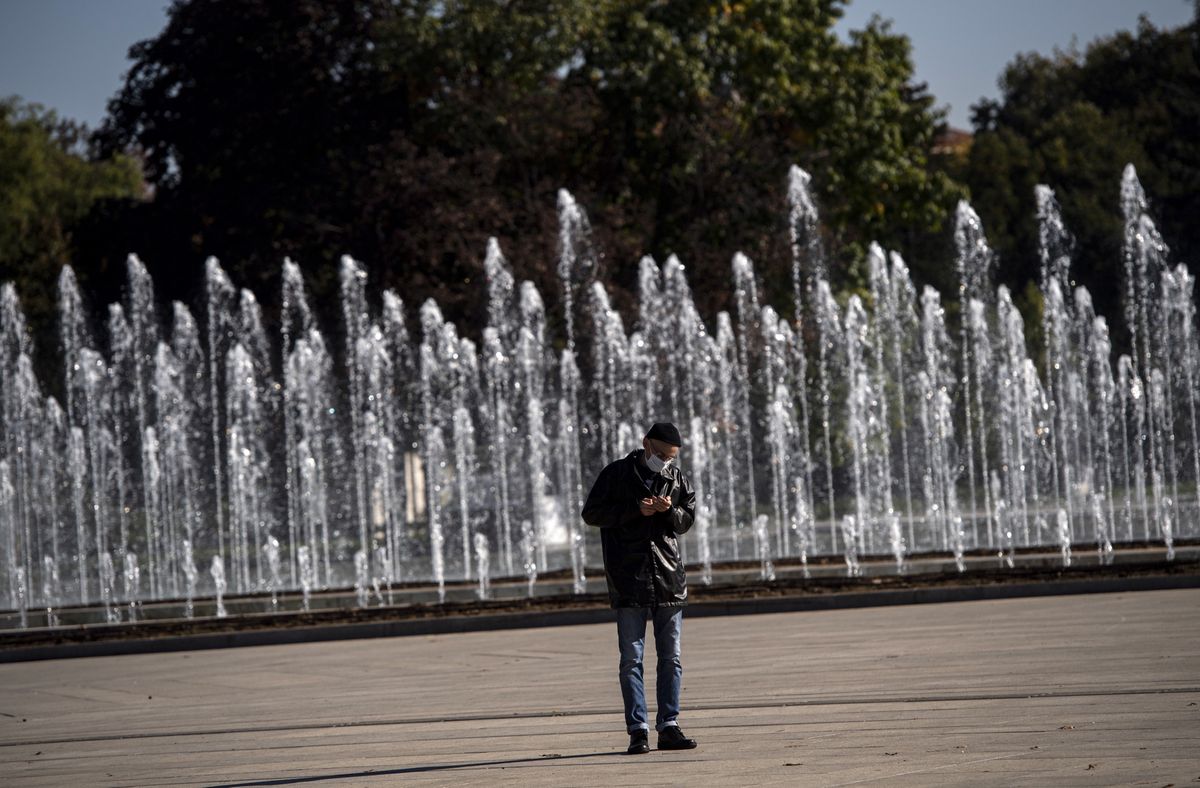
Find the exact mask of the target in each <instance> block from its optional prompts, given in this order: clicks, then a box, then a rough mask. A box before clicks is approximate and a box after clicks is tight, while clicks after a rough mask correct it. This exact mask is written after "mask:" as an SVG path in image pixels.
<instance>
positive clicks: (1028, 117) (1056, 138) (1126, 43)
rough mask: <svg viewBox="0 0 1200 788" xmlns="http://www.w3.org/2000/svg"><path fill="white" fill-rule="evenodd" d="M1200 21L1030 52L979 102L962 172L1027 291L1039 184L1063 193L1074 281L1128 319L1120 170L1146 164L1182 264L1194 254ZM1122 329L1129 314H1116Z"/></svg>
mask: <svg viewBox="0 0 1200 788" xmlns="http://www.w3.org/2000/svg"><path fill="white" fill-rule="evenodd" d="M1197 85H1200V26H1198V24H1197V22H1195V21H1194V22H1192V23H1191V24H1189V25H1186V26H1184V27H1181V28H1178V29H1175V30H1159V29H1156V28H1154V27H1153V26H1152V25H1151V24H1150V23H1149V22H1148V21H1146V20H1145V18H1143V19H1142V20H1141V22H1140V23H1139V26H1138V29H1137V31H1136V32H1122V33H1118V34H1116V35H1114V36H1110V37H1107V38H1101V39H1098V40H1096V41H1095V42H1093V43H1092V44H1090V45H1089V46H1088V47H1087V49H1086V50H1085V51H1084V52H1082V53H1080V52H1074V51H1072V52H1059V53H1056V54H1055V55H1054V56H1052V57H1043V56H1039V55H1022V56H1019V57H1017V58H1016V59H1015V60H1014V61H1013V62H1012V63H1010V64H1009V65H1008V67H1007V68H1006V69H1005V72H1004V75H1003V77H1002V79H1001V91H1002V92H1001V97H1000V99H999V101H995V102H990V101H985V102H981V103H980V104H979V105H977V106H976V107H974V119H973V122H974V125H975V130H976V135H975V140H974V144H973V146H972V148H971V152H970V156H969V160H968V162H967V166H966V168H965V175H964V178H965V180H966V182H967V185H968V186H969V188H970V191H971V198H972V202H973V204H974V206H975V208H976V209H977V210H978V211H979V214H980V216H981V217H982V218H983V221H984V224H985V226H986V228H987V231H988V235H989V237H990V238H991V240H992V242H993V244H994V246H995V247H996V249H997V250H998V252H999V253H1000V257H1001V266H1000V275H1001V277H1002V278H1003V279H1004V280H1005V281H1007V282H1008V283H1010V284H1012V285H1014V290H1015V291H1016V292H1020V291H1021V290H1022V289H1024V285H1025V283H1026V282H1029V281H1031V280H1032V281H1036V278H1037V276H1038V265H1037V252H1036V249H1037V226H1036V217H1035V205H1034V186H1035V185H1036V184H1038V183H1045V184H1047V185H1048V186H1050V187H1051V188H1053V189H1054V190H1055V192H1056V195H1057V197H1058V199H1059V202H1060V203H1061V205H1062V209H1063V215H1064V219H1065V221H1066V223H1067V226H1068V228H1069V229H1070V230H1071V231H1072V233H1073V234H1074V235H1075V236H1076V252H1075V258H1074V262H1073V273H1074V278H1075V279H1076V280H1077V281H1078V282H1079V283H1080V284H1083V285H1086V286H1087V287H1088V288H1089V289H1090V290H1091V291H1092V294H1093V296H1094V298H1095V302H1096V306H1097V309H1098V310H1099V311H1101V312H1102V313H1105V314H1107V315H1110V316H1115V315H1118V314H1120V312H1119V303H1118V299H1119V294H1120V292H1121V288H1119V287H1113V286H1111V283H1113V282H1116V281H1119V279H1120V277H1121V254H1120V247H1121V238H1122V231H1121V215H1120V205H1119V201H1118V194H1119V186H1120V178H1121V170H1122V168H1123V167H1124V165H1125V164H1126V163H1127V162H1132V163H1133V164H1134V166H1135V167H1136V168H1137V171H1138V176H1139V177H1140V179H1141V180H1142V183H1143V185H1144V186H1145V188H1146V191H1147V193H1148V194H1149V195H1150V199H1151V201H1152V204H1151V212H1152V214H1153V215H1154V218H1155V220H1156V221H1157V222H1158V223H1159V227H1160V229H1161V230H1162V231H1163V235H1164V237H1165V238H1166V239H1167V241H1168V243H1170V244H1172V245H1173V247H1174V253H1175V256H1176V257H1177V258H1178V259H1184V260H1195V259H1196V255H1197V253H1198V252H1200V232H1197V229H1196V226H1195V216H1196V215H1197V212H1198V211H1200V144H1198V143H1197V137H1196V132H1195V130H1196V129H1197V128H1200V91H1198V90H1197ZM1115 325H1117V326H1119V325H1120V321H1115Z"/></svg>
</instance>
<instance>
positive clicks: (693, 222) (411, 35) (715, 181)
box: [95, 0, 958, 318]
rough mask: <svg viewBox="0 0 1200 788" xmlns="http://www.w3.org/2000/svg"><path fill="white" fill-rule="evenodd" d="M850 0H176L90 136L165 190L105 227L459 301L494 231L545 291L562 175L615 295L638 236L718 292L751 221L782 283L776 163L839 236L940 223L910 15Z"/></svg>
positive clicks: (905, 239) (315, 275) (844, 250)
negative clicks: (348, 268) (798, 181)
mask: <svg viewBox="0 0 1200 788" xmlns="http://www.w3.org/2000/svg"><path fill="white" fill-rule="evenodd" d="M842 5H843V3H842V0H764V1H763V2H755V3H727V2H714V1H713V0H669V1H667V2H659V3H652V4H645V3H633V2H629V0H599V1H598V2H583V1H582V0H553V1H552V2H545V0H543V1H541V2H531V1H529V0H512V1H511V2H505V3H496V2H484V0H458V1H457V2H425V1H423V0H401V2H393V1H392V0H338V1H337V2H332V3H331V2H318V0H297V2H293V3H288V4H285V6H283V7H281V6H279V4H277V3H271V2H267V1H266V0H236V1H234V0H208V1H207V2H185V1H184V0H177V2H176V3H175V4H174V5H173V6H172V8H171V14H170V20H169V22H168V24H167V27H166V29H165V30H164V31H163V32H162V33H161V34H160V35H159V36H158V37H157V38H155V39H152V40H150V41H146V42H143V43H141V44H139V45H137V46H136V47H135V48H134V49H133V50H132V53H131V54H132V56H133V59H134V65H133V68H132V69H131V71H130V74H129V77H128V79H127V81H126V84H125V86H124V87H123V89H122V90H121V91H120V93H118V95H117V96H116V97H115V98H114V99H113V101H112V102H111V104H110V116H109V119H108V121H107V123H106V125H105V127H104V129H103V131H102V133H101V134H100V136H99V137H98V143H99V144H100V146H101V148H102V149H103V150H106V151H121V150H135V151H140V152H141V153H142V155H143V156H144V157H145V159H146V162H147V171H148V174H149V177H150V180H151V182H152V183H153V184H154V186H155V203H154V204H153V205H146V206H135V208H134V209H133V211H132V214H131V217H127V218H126V219H125V220H120V221H118V220H110V221H109V222H108V223H107V224H108V226H109V227H114V226H115V227H124V228H127V230H126V231H125V232H124V235H122V233H120V232H110V233H108V234H107V235H106V236H100V237H97V246H96V250H95V255H96V257H97V259H102V260H107V259H113V258H115V257H116V256H118V255H119V254H122V253H123V251H124V249H123V248H122V247H123V246H127V245H131V244H134V243H135V242H136V245H137V246H138V248H147V247H149V250H148V251H147V252H146V254H145V255H144V256H145V257H146V258H147V259H148V260H149V262H150V264H151V267H152V269H154V268H155V267H156V266H162V265H171V266H185V265H186V266H188V267H190V268H191V269H193V270H199V261H200V259H201V258H202V257H203V256H204V255H207V254H216V255H218V256H219V257H221V258H222V259H223V260H224V261H225V262H226V264H227V266H228V267H229V268H231V269H232V271H233V273H234V275H235V277H236V278H237V279H238V280H239V281H241V282H247V283H250V284H252V285H263V284H266V282H267V281H268V280H269V282H270V284H269V285H268V286H266V287H263V286H256V289H257V290H259V292H260V294H264V293H265V294H267V295H268V298H269V296H270V294H271V293H273V292H274V290H275V289H276V288H275V285H274V281H275V280H274V277H275V276H276V275H277V274H276V272H277V271H278V262H279V259H280V258H281V257H282V256H283V255H285V254H288V255H292V256H294V257H296V258H298V259H299V261H300V262H301V264H302V266H304V267H305V268H306V270H307V271H308V272H309V275H310V280H311V282H312V283H313V285H314V287H315V288H316V290H317V291H318V293H319V294H320V293H325V294H328V293H329V292H330V291H331V290H332V288H333V277H332V275H331V273H330V272H331V266H330V265H328V263H329V262H331V261H332V260H335V259H336V257H337V255H339V254H342V253H351V254H354V255H356V256H358V257H361V258H363V259H364V260H366V261H367V263H368V264H369V265H370V269H371V271H372V276H373V277H375V278H376V279H377V281H378V282H379V284H381V285H394V286H398V287H400V288H401V289H402V292H403V293H404V295H405V298H406V299H407V300H408V301H409V303H418V302H419V301H420V300H422V299H424V298H425V297H427V296H434V297H436V298H438V300H439V301H440V302H441V303H442V305H443V309H444V311H445V312H446V313H447V315H448V316H450V317H451V318H459V317H462V316H464V315H467V314H471V313H472V312H473V311H474V309H475V308H476V307H477V306H478V301H479V299H481V298H482V296H483V288H481V287H479V284H478V282H477V279H478V277H479V276H480V275H481V273H482V271H481V268H482V256H483V250H484V245H485V241H486V238H487V237H488V236H489V235H497V236H499V237H500V239H501V242H502V244H503V245H504V248H505V250H506V252H507V254H508V256H509V257H510V259H511V260H513V262H514V264H515V266H516V268H517V273H518V275H519V276H522V277H527V278H532V279H533V280H534V281H535V282H537V283H538V284H539V286H540V287H541V289H542V292H543V293H544V294H546V295H547V296H548V298H549V300H550V301H551V302H552V303H551V306H554V304H553V300H554V298H555V297H556V295H557V292H558V288H557V285H556V283H555V281H554V258H555V247H556V242H557V237H556V226H555V211H554V206H555V193H556V191H557V189H558V188H560V187H565V188H567V189H570V190H571V191H572V192H574V193H575V194H576V196H577V197H578V198H579V199H580V201H581V202H582V203H583V204H584V205H585V206H586V207H587V208H588V210H589V212H590V213H591V214H592V218H593V222H592V224H593V227H594V228H595V230H596V241H597V248H598V249H600V250H605V251H606V252H607V256H606V257H605V258H604V259H602V261H601V265H602V266H603V267H605V268H606V269H607V271H606V273H605V278H606V279H607V280H609V281H612V282H614V283H615V285H616V287H617V291H618V292H617V293H615V297H616V300H617V303H618V304H619V305H621V304H623V305H626V306H628V305H630V304H631V302H632V295H631V294H632V293H634V292H636V288H635V287H634V272H635V270H636V266H635V265H634V264H635V262H636V260H637V259H638V257H639V256H640V255H641V254H643V253H652V254H654V255H655V256H656V257H658V258H659V259H660V260H661V259H663V258H665V256H666V255H667V254H670V253H676V254H678V255H679V256H680V257H681V259H682V260H683V261H684V262H685V264H687V265H688V266H689V268H690V270H691V272H692V277H693V279H694V280H697V281H703V282H706V283H718V285H719V286H717V287H705V288H702V289H701V288H698V294H699V297H700V301H701V308H702V309H704V310H705V311H706V312H707V313H709V314H711V312H712V311H713V310H715V309H717V308H724V307H727V306H728V305H729V304H728V302H727V298H728V295H727V293H728V287H726V286H725V285H726V283H727V282H728V281H729V260H730V257H731V255H732V254H733V252H735V251H737V250H739V249H741V250H744V251H746V252H747V253H749V254H751V256H753V257H754V258H755V259H756V261H757V262H758V263H759V266H760V270H762V271H763V273H764V277H765V279H766V282H767V285H768V289H769V291H772V292H771V296H770V297H771V298H772V300H773V301H775V302H776V303H780V304H786V303H787V295H790V286H788V285H787V283H788V282H790V275H789V273H788V271H789V261H788V255H787V249H786V234H785V231H784V226H783V224H784V219H785V214H786V209H785V203H784V195H785V188H786V184H785V177H786V172H787V167H788V165H789V164H791V163H793V162H797V163H800V164H801V165H802V166H805V167H806V168H808V169H809V170H810V171H812V172H813V173H814V178H815V183H816V185H817V187H818V190H819V193H820V197H821V199H822V203H823V205H824V207H825V211H826V216H827V217H828V219H829V222H828V224H829V229H830V235H829V241H830V247H831V249H832V250H833V252H834V255H835V259H838V260H842V261H845V260H852V259H854V258H855V257H856V256H857V255H858V254H860V253H861V251H862V249H863V248H864V247H865V244H866V242H867V241H869V240H871V239H878V240H880V241H882V242H884V243H886V244H889V245H893V246H902V247H911V246H919V245H920V244H921V243H925V244H926V246H927V247H929V248H932V245H933V243H934V242H935V241H936V240H937V239H938V238H939V235H938V233H939V232H940V231H941V229H942V228H941V226H940V225H941V222H942V220H943V217H944V216H945V215H946V211H947V210H948V209H949V208H950V207H951V206H952V204H953V201H954V199H955V198H956V197H957V194H958V192H957V191H956V190H955V188H954V186H953V184H952V183H951V182H950V181H949V179H948V178H946V177H945V175H943V174H940V173H939V172H937V171H936V169H935V168H933V167H931V166H930V164H929V161H928V150H929V148H930V147H931V143H932V138H933V135H934V132H935V129H936V127H937V125H938V124H939V123H940V115H939V114H938V113H937V112H935V111H934V110H933V109H932V106H931V105H932V100H931V99H930V98H929V96H928V95H927V94H925V92H924V90H923V88H922V87H921V86H919V85H915V84H913V83H912V64H911V60H910V56H909V45H908V41H907V39H905V38H904V37H902V36H897V35H894V34H892V33H891V32H889V31H888V29H887V28H886V26H884V25H882V24H879V23H873V24H872V25H871V26H869V27H868V29H867V30H864V31H862V32H860V33H856V34H855V36H854V38H853V40H852V41H851V42H850V43H848V44H847V43H843V42H841V41H840V40H839V39H838V38H837V36H836V35H835V34H834V33H833V30H832V27H833V24H834V23H835V22H836V20H837V19H838V18H839V16H840V14H841V6H842ZM931 239H932V240H931ZM161 261H168V262H161ZM846 275H847V282H849V283H851V284H853V283H854V282H855V281H856V276H857V272H855V271H853V270H849V271H847V272H846Z"/></svg>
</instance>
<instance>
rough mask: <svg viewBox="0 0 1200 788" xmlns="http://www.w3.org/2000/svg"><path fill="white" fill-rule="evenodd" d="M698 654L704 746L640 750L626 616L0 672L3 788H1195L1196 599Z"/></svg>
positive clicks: (832, 630) (733, 638)
mask: <svg viewBox="0 0 1200 788" xmlns="http://www.w3.org/2000/svg"><path fill="white" fill-rule="evenodd" d="M683 644H684V652H683V653H684V691H683V705H684V713H683V715H682V717H681V723H682V724H683V728H684V730H685V731H686V733H687V734H688V735H690V736H693V737H695V738H696V739H698V740H699V742H700V748H699V749H697V750H694V751H690V752H683V753H666V752H657V751H652V752H651V753H650V754H648V755H642V756H632V757H631V756H626V755H624V754H623V750H624V748H625V745H626V741H627V739H626V736H625V734H624V730H623V724H622V718H621V709H620V695H619V691H618V687H617V677H616V672H617V646H616V633H615V626H613V625H587V626H570V627H566V626H565V627H552V628H543V629H526V630H510V631H500V632H472V633H465V634H454V635H437V636H427V637H407V638H385V639H371V640H345V641H338V642H325V643H305V644H296V645H281V646H262V647H253V648H237V649H227V650H209V651H193V652H180V653H168V654H139V655H130V656H119V657H93V658H83V659H74V660H70V659H64V660H51V661H42V662H27V663H17V664H7V665H0V784H3V785H8V786H16V785H22V786H23V785H45V786H84V785H259V786H266V785H316V786H321V785H367V786H374V785H388V784H405V785H451V784H453V785H458V786H461V785H497V784H508V785H522V786H524V785H546V786H560V785H605V786H621V785H629V786H646V785H690V786H695V785H814V786H835V785H863V784H872V783H875V784H887V785H972V786H978V785H1039V786H1048V785H1055V786H1062V785H1066V786H1071V785H1081V786H1083V785H1086V786H1095V785H1152V786H1165V785H1167V784H1174V785H1176V786H1183V785H1189V784H1192V785H1200V590H1177V591H1144V592H1137V593H1120V594H1093V595H1082V596H1066V597H1043V598H1032V599H1010V600H996V601H978V602H958V603H948V604H928V605H912V606H904V607H885V608H866V609H857V610H835V611H823V612H807V613H778V614H766V615H753V616H731V617H717V618H696V619H693V620H690V621H686V623H685V625H684V634H683ZM647 652H648V655H649V654H651V653H652V644H650V643H648V644H647ZM647 667H648V670H647V685H648V686H647V695H648V697H649V698H650V699H651V710H652V711H653V680H652V678H651V677H652V674H653V663H652V661H650V662H648V665H647ZM653 743H654V737H653V735H652V736H651V744H653Z"/></svg>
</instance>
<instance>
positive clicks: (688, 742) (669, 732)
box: [658, 725, 696, 750]
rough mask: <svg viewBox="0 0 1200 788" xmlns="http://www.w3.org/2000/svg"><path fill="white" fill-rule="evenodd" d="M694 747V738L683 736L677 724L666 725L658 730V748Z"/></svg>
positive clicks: (686, 748) (688, 748)
mask: <svg viewBox="0 0 1200 788" xmlns="http://www.w3.org/2000/svg"><path fill="white" fill-rule="evenodd" d="M695 748H696V740H695V739H689V738H688V737H687V736H684V735H683V731H681V730H679V726H678V725H668V726H667V727H665V728H663V729H662V730H661V731H659V732H658V749H660V750H694V749H695Z"/></svg>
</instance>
